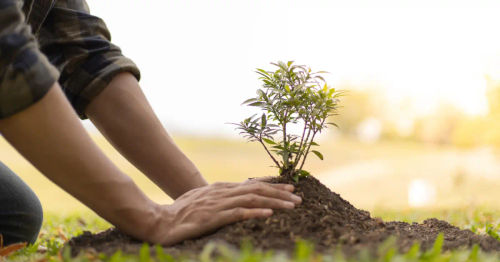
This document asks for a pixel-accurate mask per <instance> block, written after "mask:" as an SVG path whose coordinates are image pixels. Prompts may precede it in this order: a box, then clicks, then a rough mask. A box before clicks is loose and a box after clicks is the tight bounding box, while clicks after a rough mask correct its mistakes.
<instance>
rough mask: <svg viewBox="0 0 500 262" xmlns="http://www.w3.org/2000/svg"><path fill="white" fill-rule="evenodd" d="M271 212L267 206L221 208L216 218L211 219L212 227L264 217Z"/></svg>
mask: <svg viewBox="0 0 500 262" xmlns="http://www.w3.org/2000/svg"><path fill="white" fill-rule="evenodd" d="M272 214H273V210H272V209H268V208H243V207H237V208H233V209H228V210H223V211H220V212H218V213H217V216H216V219H214V220H213V223H214V224H213V225H212V226H213V227H221V226H224V225H227V224H231V223H235V222H238V221H242V220H246V219H250V218H266V217H269V216H271V215H272Z"/></svg>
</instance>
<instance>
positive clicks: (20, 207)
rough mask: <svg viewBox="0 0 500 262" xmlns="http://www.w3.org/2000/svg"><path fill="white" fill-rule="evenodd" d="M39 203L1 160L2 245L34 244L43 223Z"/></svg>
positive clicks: (0, 206)
mask: <svg viewBox="0 0 500 262" xmlns="http://www.w3.org/2000/svg"><path fill="white" fill-rule="evenodd" d="M42 221H43V212H42V205H41V204H40V201H39V200H38V197H37V196H36V195H35V193H34V192H33V191H32V190H31V189H30V188H29V187H28V185H26V184H25V183H24V182H23V181H22V180H21V179H20V178H19V177H18V176H17V175H16V174H15V173H14V172H12V171H11V170H10V169H9V168H8V167H6V166H5V165H4V164H3V163H2V162H0V234H2V236H3V240H4V245H9V244H13V243H18V242H28V243H30V244H33V243H34V242H35V241H36V239H37V237H38V233H39V232H40V227H41V226H42Z"/></svg>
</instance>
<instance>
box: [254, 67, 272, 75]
mask: <svg viewBox="0 0 500 262" xmlns="http://www.w3.org/2000/svg"><path fill="white" fill-rule="evenodd" d="M257 71H259V72H261V73H263V74H264V75H269V73H267V71H266V70H264V69H260V68H257Z"/></svg>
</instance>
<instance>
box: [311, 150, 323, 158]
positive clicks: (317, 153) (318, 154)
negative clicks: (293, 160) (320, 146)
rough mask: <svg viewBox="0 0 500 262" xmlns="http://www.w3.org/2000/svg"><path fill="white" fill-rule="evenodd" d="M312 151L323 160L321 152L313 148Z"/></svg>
mask: <svg viewBox="0 0 500 262" xmlns="http://www.w3.org/2000/svg"><path fill="white" fill-rule="evenodd" d="M311 152H313V153H314V154H315V155H316V156H317V157H318V158H319V159H321V160H323V155H322V154H321V153H320V152H318V151H316V150H311Z"/></svg>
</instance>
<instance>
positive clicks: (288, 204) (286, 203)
mask: <svg viewBox="0 0 500 262" xmlns="http://www.w3.org/2000/svg"><path fill="white" fill-rule="evenodd" d="M284 205H285V208H294V207H295V204H294V203H292V202H288V201H285V203H284Z"/></svg>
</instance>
